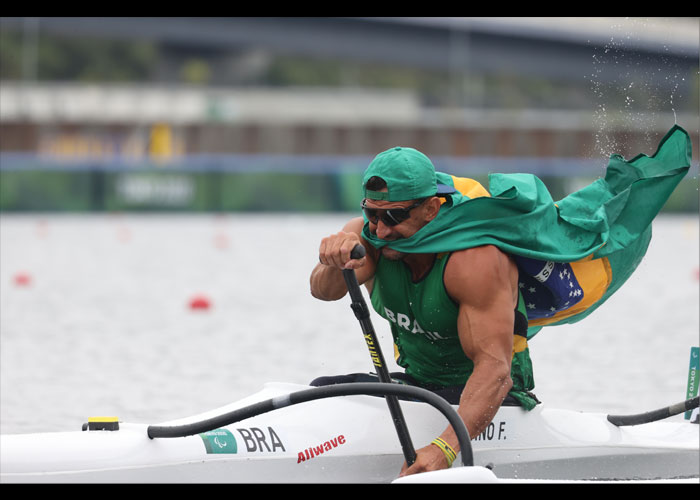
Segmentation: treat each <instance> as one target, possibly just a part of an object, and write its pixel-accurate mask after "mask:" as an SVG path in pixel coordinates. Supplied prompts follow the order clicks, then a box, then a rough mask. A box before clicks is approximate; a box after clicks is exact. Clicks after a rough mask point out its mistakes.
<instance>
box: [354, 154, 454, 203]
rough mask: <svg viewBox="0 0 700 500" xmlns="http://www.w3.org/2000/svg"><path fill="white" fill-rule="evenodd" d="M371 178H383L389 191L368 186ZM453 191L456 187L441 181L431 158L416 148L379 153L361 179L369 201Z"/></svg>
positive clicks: (397, 199)
mask: <svg viewBox="0 0 700 500" xmlns="http://www.w3.org/2000/svg"><path fill="white" fill-rule="evenodd" d="M372 177H380V178H382V179H383V180H384V182H386V186H387V192H381V191H371V190H369V189H367V181H368V180H369V179H371V178H372ZM454 192H455V188H454V187H452V186H448V185H446V184H441V183H439V182H438V180H437V176H436V175H435V167H434V166H433V163H432V162H431V161H430V159H429V158H428V157H427V156H425V155H424V154H423V153H421V152H420V151H418V150H416V149H413V148H402V147H395V148H391V149H387V150H386V151H384V152H382V153H379V154H378V155H377V156H376V157H375V158H374V160H372V162H371V163H370V164H369V166H368V167H367V170H365V175H364V177H363V178H362V194H363V196H364V197H365V198H368V199H370V200H385V201H406V200H416V199H420V198H428V197H430V196H442V195H448V194H451V193H454Z"/></svg>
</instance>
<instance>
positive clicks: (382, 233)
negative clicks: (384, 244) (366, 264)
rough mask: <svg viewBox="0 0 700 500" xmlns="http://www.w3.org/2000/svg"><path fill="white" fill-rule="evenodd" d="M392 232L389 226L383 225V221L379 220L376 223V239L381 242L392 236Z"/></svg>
mask: <svg viewBox="0 0 700 500" xmlns="http://www.w3.org/2000/svg"><path fill="white" fill-rule="evenodd" d="M393 232H394V230H393V229H392V228H391V226H387V225H386V224H384V221H382V220H381V219H379V220H378V221H377V237H378V238H381V239H383V240H386V239H389V236H391V235H392V234H393Z"/></svg>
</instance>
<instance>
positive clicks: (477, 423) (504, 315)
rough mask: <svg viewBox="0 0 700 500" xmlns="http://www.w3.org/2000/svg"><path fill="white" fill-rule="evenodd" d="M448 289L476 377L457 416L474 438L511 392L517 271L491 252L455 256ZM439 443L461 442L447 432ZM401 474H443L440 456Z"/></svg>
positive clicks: (422, 456)
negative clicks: (455, 304)
mask: <svg viewBox="0 0 700 500" xmlns="http://www.w3.org/2000/svg"><path fill="white" fill-rule="evenodd" d="M445 287H446V289H447V292H448V293H449V294H450V296H451V297H452V298H453V299H454V300H455V301H456V302H457V303H458V304H459V316H458V318H457V326H458V330H459V338H460V341H461V344H462V348H463V350H464V352H465V354H466V355H467V356H468V357H469V359H471V360H472V361H473V362H474V371H473V372H472V375H471V376H470V377H469V380H468V381H467V384H466V386H465V387H464V390H463V392H462V395H461V398H460V402H459V407H458V409H457V412H458V413H459V415H460V416H461V417H462V420H464V423H465V424H466V426H467V429H468V431H469V435H470V436H471V437H472V438H473V437H475V436H477V435H478V434H480V433H481V432H483V431H484V429H485V428H486V427H487V426H488V424H489V423H490V422H491V420H492V419H493V417H494V416H495V414H496V412H497V411H498V409H499V407H500V406H501V403H502V402H503V399H504V398H505V397H506V395H507V394H508V391H509V390H510V389H511V387H512V385H513V382H512V380H511V378H510V365H511V357H512V352H513V323H514V309H515V304H516V299H517V293H518V292H517V268H516V267H515V264H514V263H513V262H512V261H511V260H510V258H509V257H508V256H507V255H505V254H504V253H502V252H501V251H500V250H498V249H497V248H495V247H493V246H485V247H478V248H473V249H470V250H464V251H460V252H456V253H455V254H453V255H452V257H450V262H449V263H448V267H447V269H446V272H445ZM440 437H441V438H442V439H444V440H445V441H447V443H449V444H450V446H452V447H453V448H454V449H455V451H459V443H458V440H457V436H456V434H455V433H454V430H453V429H452V427H448V428H447V429H446V430H445V431H444V432H443V433H442V434H441V435H440ZM418 455H419V459H418V460H417V461H416V463H415V464H414V465H413V466H412V467H411V468H410V469H409V470H408V471H406V469H405V468H404V470H403V471H402V473H409V474H410V473H415V472H423V471H428V470H436V469H440V468H445V467H446V466H447V463H446V461H445V459H444V455H443V453H442V451H440V450H439V449H438V448H437V447H436V446H434V445H429V446H427V447H425V448H423V449H421V450H419V451H418Z"/></svg>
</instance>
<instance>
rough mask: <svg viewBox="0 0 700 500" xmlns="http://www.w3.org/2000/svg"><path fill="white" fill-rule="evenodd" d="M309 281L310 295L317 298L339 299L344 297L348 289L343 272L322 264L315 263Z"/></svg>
mask: <svg viewBox="0 0 700 500" xmlns="http://www.w3.org/2000/svg"><path fill="white" fill-rule="evenodd" d="M309 281H310V285H311V295H312V296H313V297H315V298H317V299H319V300H327V301H331V300H339V299H342V298H343V297H345V294H346V293H347V291H348V289H347V286H346V285H345V280H344V278H343V272H342V271H341V270H340V269H337V268H335V267H331V266H326V265H324V264H317V265H316V267H315V268H314V270H313V271H312V272H311V278H310V280H309Z"/></svg>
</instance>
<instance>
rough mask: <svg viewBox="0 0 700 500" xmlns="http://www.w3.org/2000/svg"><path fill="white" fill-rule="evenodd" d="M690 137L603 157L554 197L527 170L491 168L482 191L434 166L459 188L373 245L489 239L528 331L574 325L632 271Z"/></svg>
mask: <svg viewBox="0 0 700 500" xmlns="http://www.w3.org/2000/svg"><path fill="white" fill-rule="evenodd" d="M690 163H691V141H690V137H689V136H688V133H687V132H686V131H685V130H683V128H681V127H679V126H677V125H676V126H674V127H673V128H672V129H671V130H670V131H669V132H668V133H667V134H666V135H665V136H664V138H663V139H662V141H661V143H660V144H659V147H658V149H657V151H656V153H654V155H652V156H650V157H649V156H646V155H643V154H640V155H637V156H636V157H634V158H633V159H631V160H629V161H627V160H625V159H624V158H623V157H622V156H620V155H616V154H615V155H612V156H611V157H610V160H609V163H608V166H607V170H606V173H605V176H604V177H603V178H599V179H597V180H596V181H594V182H593V183H591V184H590V185H588V186H586V187H584V188H582V189H580V190H578V191H576V192H574V193H572V194H570V195H568V196H566V197H565V198H563V199H562V200H559V201H556V202H555V201H554V200H553V199H552V197H551V195H550V193H549V191H548V190H547V188H546V187H545V185H544V184H543V183H542V181H541V180H540V179H538V178H537V177H536V176H534V175H531V174H491V175H489V188H488V190H486V189H485V188H484V187H483V186H481V185H480V184H479V183H478V182H476V181H474V180H472V179H466V178H458V177H454V176H451V175H448V174H445V173H441V172H438V173H437V175H438V182H441V183H444V184H448V185H452V186H454V187H455V188H456V189H457V190H458V191H459V193H457V194H454V195H451V196H450V197H449V198H447V199H446V200H445V202H444V203H443V207H442V208H441V209H440V212H439V214H438V216H437V217H436V218H435V219H433V220H432V221H431V222H430V223H428V224H427V225H425V226H424V227H423V228H421V229H420V230H419V231H418V232H416V233H415V234H414V235H413V236H411V237H410V238H406V239H402V240H398V241H391V242H388V241H383V240H381V239H379V238H377V237H376V236H374V235H372V234H370V232H369V227H368V224H367V223H366V224H365V227H364V231H363V237H364V238H365V239H366V240H367V241H368V242H370V243H371V244H372V245H373V246H375V247H377V248H380V247H382V246H384V245H389V246H390V247H391V248H393V249H395V250H398V251H401V252H406V253H440V252H449V251H455V250H460V249H465V248H471V247H475V246H481V245H495V246H497V247H498V248H500V249H501V250H503V251H504V252H506V253H508V254H511V255H513V256H514V258H515V260H516V263H517V264H518V268H519V271H520V288H521V290H520V291H521V293H522V294H523V298H524V299H525V303H526V306H527V308H528V309H527V310H528V321H529V332H528V337H529V338H531V337H532V336H534V335H535V333H537V332H538V331H539V330H540V329H541V328H542V327H543V326H550V325H558V324H563V323H574V322H576V321H579V320H581V319H583V318H584V317H586V316H588V315H589V314H590V313H592V312H593V311H594V310H595V309H596V308H598V307H599V306H600V305H602V304H603V303H604V302H605V301H606V300H607V299H608V297H610V296H611V295H612V294H613V293H614V292H615V291H616V290H618V289H619V288H620V286H622V284H623V283H624V282H625V281H626V280H627V279H628V278H629V277H630V275H631V274H632V273H633V272H634V270H635V269H636V268H637V266H638V265H639V263H640V262H641V260H642V258H643V257H644V254H645V253H646V250H647V247H648V245H649V241H650V240H651V223H652V221H653V219H654V217H656V215H657V214H658V213H659V211H660V210H661V208H662V207H663V205H664V203H665V202H666V200H667V199H668V197H669V196H670V195H671V193H672V192H673V190H674V189H675V188H676V186H677V185H678V183H679V182H680V181H681V180H682V179H683V177H684V176H685V175H686V173H687V172H688V169H689V168H690Z"/></svg>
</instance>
